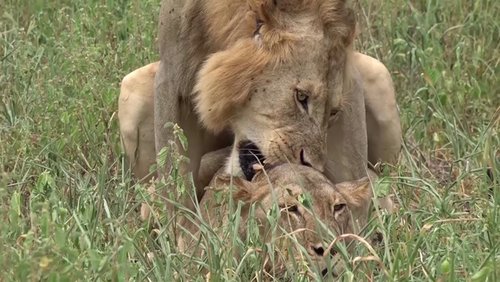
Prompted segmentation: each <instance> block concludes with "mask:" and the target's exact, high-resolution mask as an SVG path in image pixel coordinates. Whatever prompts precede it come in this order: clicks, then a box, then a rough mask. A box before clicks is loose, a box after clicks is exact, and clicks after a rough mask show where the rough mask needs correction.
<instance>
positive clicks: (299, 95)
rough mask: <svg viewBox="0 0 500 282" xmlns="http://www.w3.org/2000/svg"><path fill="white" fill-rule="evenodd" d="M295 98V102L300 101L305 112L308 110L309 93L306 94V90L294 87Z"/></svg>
mask: <svg viewBox="0 0 500 282" xmlns="http://www.w3.org/2000/svg"><path fill="white" fill-rule="evenodd" d="M295 98H296V99H297V102H299V103H300V105H301V106H302V108H304V110H305V111H306V112H307V111H308V108H309V107H308V100H309V95H307V92H305V91H303V90H299V89H295Z"/></svg>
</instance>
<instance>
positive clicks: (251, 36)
mask: <svg viewBox="0 0 500 282" xmlns="http://www.w3.org/2000/svg"><path fill="white" fill-rule="evenodd" d="M354 30H355V21H354V16H353V13H352V11H351V10H350V9H348V8H347V7H346V5H345V1H343V0H315V1H314V0H274V1H271V0H189V1H173V0H164V1H163V4H162V9H161V15H160V25H159V41H160V56H161V61H160V64H159V66H158V71H157V74H156V76H155V87H154V88H155V90H154V134H155V142H154V145H155V146H156V151H157V152H158V151H159V150H160V149H161V148H163V147H165V146H166V145H168V142H169V140H172V139H173V138H172V137H173V136H172V134H171V132H170V130H169V129H166V128H165V124H166V123H167V122H174V123H178V124H179V125H180V126H181V127H182V128H183V129H184V132H185V134H186V136H187V138H188V140H189V148H188V150H187V152H186V155H187V156H188V157H189V158H190V163H189V167H188V168H187V169H188V170H189V171H192V172H193V173H194V175H195V177H194V182H195V185H196V187H198V189H199V188H200V187H204V186H205V184H206V182H207V179H199V178H198V177H197V171H198V169H199V164H200V158H201V156H202V155H203V154H204V153H206V152H208V151H212V150H216V149H219V148H222V147H224V146H226V145H228V144H231V142H232V141H233V140H234V141H235V142H234V144H235V145H236V147H235V148H234V150H233V153H232V157H230V160H231V162H230V165H228V167H227V171H231V172H232V174H233V175H241V174H242V173H244V172H242V171H241V170H239V167H240V166H239V165H238V158H237V157H236V154H235V152H236V151H237V150H238V147H237V146H239V145H242V144H244V146H249V147H250V148H256V149H257V150H258V151H259V153H258V154H259V155H260V156H261V157H262V160H263V161H265V162H267V163H273V162H276V163H277V162H283V161H290V162H294V163H301V164H304V165H310V166H313V167H315V168H317V169H319V170H323V168H324V164H325V162H326V161H328V162H327V169H326V174H327V176H328V177H329V178H330V179H331V180H332V181H334V182H341V181H345V180H352V179H359V178H361V177H363V176H366V163H367V142H368V141H367V136H366V134H367V129H366V122H365V105H364V100H365V98H364V97H363V91H362V86H361V83H360V75H359V73H358V70H357V69H356V56H355V55H354V53H353V51H352V49H351V43H352V40H353V37H354ZM386 85H387V84H386ZM388 85H391V86H392V84H391V83H390V80H389V83H388ZM122 87H126V86H125V85H124V86H122ZM389 91H392V89H390V88H389ZM193 92H194V93H195V95H194V96H193V95H191V94H192V93H193ZM376 92H377V91H374V92H373V93H376ZM367 100H368V99H367ZM121 101H122V100H121ZM327 101H328V102H327ZM394 109H395V107H394V108H389V110H390V111H393V110H394ZM195 111H196V112H198V114H199V117H200V119H201V120H200V121H201V122H200V121H198V117H197V116H196V115H195V114H194V113H193V112H195ZM367 114H368V116H369V115H370V111H368V112H367ZM377 114H378V113H377ZM121 116H122V115H120V119H122V117H121ZM382 116H388V117H393V115H391V114H390V112H389V114H387V115H385V114H383V115H382ZM375 117H378V116H375ZM396 117H397V114H396ZM375 120H377V119H375ZM130 124H133V122H132V123H130ZM130 124H129V125H130ZM136 124H137V123H136ZM396 124H397V125H398V126H399V123H398V122H396ZM376 125H378V124H376ZM327 126H329V128H328V130H326V128H327ZM374 128H376V126H374ZM382 129H384V128H382ZM127 130H130V131H129V132H128V133H127V132H124V136H135V137H133V138H135V139H134V140H140V139H138V138H137V137H139V138H140V137H141V136H142V133H141V132H140V130H138V128H137V127H135V128H134V127H133V126H131V127H130V126H129V127H128V128H127ZM123 131H124V130H122V132H123ZM396 131H397V130H396ZM318 132H320V133H318ZM326 132H327V133H328V134H327V140H325V139H326V137H325V133H326ZM312 133H315V134H312ZM231 134H234V139H233V138H232V137H231ZM304 134H311V136H310V138H297V137H296V138H294V136H298V135H299V136H300V135H302V136H303V135H304ZM382 136H389V135H382ZM398 138H399V136H398ZM124 139H127V138H126V137H124ZM386 139H387V138H386ZM386 139H383V140H386ZM388 139H389V141H392V140H391V139H390V138H388ZM325 142H326V146H325ZM376 142H377V141H375V143H376ZM395 143H397V144H399V140H398V141H396V142H395ZM325 147H327V152H326V150H325ZM387 147H388V148H390V150H388V151H387V152H384V154H385V155H386V156H390V157H391V158H392V157H393V156H392V155H395V154H393V152H394V148H393V147H397V149H399V146H392V144H391V145H390V146H386V148H387ZM134 148H135V149H134V150H133V153H134V154H132V155H131V154H128V155H129V156H136V154H137V153H138V154H139V155H140V154H141V152H140V151H139V152H138V151H137V148H139V146H134ZM384 150H385V149H384ZM127 151H129V150H128V149H127ZM382 151H383V150H380V152H382ZM375 155H376V154H375ZM167 171H168V166H167Z"/></svg>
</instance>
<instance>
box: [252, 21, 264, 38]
mask: <svg viewBox="0 0 500 282" xmlns="http://www.w3.org/2000/svg"><path fill="white" fill-rule="evenodd" d="M263 25H264V22H263V21H262V20H260V19H257V20H256V21H255V31H254V32H253V37H254V38H258V37H260V28H261V27H262V26H263Z"/></svg>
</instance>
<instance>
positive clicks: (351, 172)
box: [326, 67, 368, 183]
mask: <svg viewBox="0 0 500 282" xmlns="http://www.w3.org/2000/svg"><path fill="white" fill-rule="evenodd" d="M345 71H346V72H348V74H347V75H346V76H347V77H350V78H351V80H349V81H347V80H346V81H345V82H344V84H345V88H346V89H348V90H344V92H345V93H343V99H342V100H343V102H342V103H341V106H340V109H339V110H340V111H339V113H338V114H337V117H336V118H335V120H334V121H331V124H330V126H329V128H328V133H327V147H328V153H327V165H326V175H327V177H328V178H329V179H330V180H331V181H332V182H333V183H340V182H345V181H351V180H356V179H361V178H363V177H365V176H367V152H368V144H367V134H366V118H365V101H364V97H363V93H362V88H361V83H360V77H359V74H358V73H357V72H356V69H355V68H351V67H347V68H346V70H345Z"/></svg>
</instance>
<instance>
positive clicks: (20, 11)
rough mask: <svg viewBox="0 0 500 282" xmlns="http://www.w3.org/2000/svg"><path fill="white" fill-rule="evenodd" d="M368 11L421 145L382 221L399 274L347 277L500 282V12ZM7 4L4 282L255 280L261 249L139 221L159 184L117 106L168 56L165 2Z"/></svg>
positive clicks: (484, 1)
mask: <svg viewBox="0 0 500 282" xmlns="http://www.w3.org/2000/svg"><path fill="white" fill-rule="evenodd" d="M355 3H356V7H357V10H358V11H359V14H358V16H359V17H358V18H359V20H360V27H361V34H360V38H359V41H358V43H357V47H358V49H360V50H363V51H364V52H366V53H368V54H370V55H372V56H374V57H376V58H378V59H380V60H381V61H383V62H384V63H385V64H386V65H387V67H388V68H389V69H390V71H391V73H392V75H393V79H394V82H395V86H396V89H397V95H398V102H399V106H400V110H401V118H402V124H403V128H404V140H405V144H404V148H403V151H402V154H401V158H400V161H399V163H398V165H397V166H395V167H387V175H388V177H389V178H390V179H391V180H392V182H393V191H394V193H395V194H396V199H397V201H398V204H399V210H398V211H397V212H396V213H395V214H392V215H385V214H383V215H381V217H380V220H376V221H373V223H372V225H371V226H370V227H371V229H373V228H379V229H380V230H382V232H383V233H384V234H385V240H386V244H385V246H378V247H376V249H375V250H376V251H377V253H378V255H379V256H380V258H381V261H382V263H383V264H384V265H385V268H386V269H387V272H388V274H387V275H386V274H384V273H383V272H382V271H380V268H377V267H376V264H375V263H373V262H368V263H366V264H361V266H357V267H348V269H349V271H348V272H347V273H346V274H345V275H344V279H345V280H348V281H360V279H366V278H365V274H366V275H372V278H373V279H375V280H381V281H387V280H393V281H428V280H431V281H436V280H439V281H456V280H465V281H499V280H500V209H499V207H498V206H499V204H500V189H499V185H498V181H500V169H499V167H500V164H499V159H500V151H499V148H500V140H499V135H498V131H499V127H500V125H499V123H500V82H499V79H498V68H499V61H500V46H499V44H500V24H499V22H498V19H499V17H500V6H499V5H498V4H497V1H495V0H478V1H465V0H457V1H438V0H428V1H409V0H403V1H395V0H387V1H381V0H376V1H368V0H361V1H355ZM0 7H2V8H1V9H0V68H1V71H0V219H1V222H0V265H1V266H2V269H3V271H2V272H1V273H0V281H10V280H20V281H27V280H29V281H35V280H51V281H52V280H54V281H58V280H61V281H71V280H120V281H121V280H129V279H130V280H144V279H148V280H152V281H155V280H165V279H166V278H165V277H167V278H168V277H173V273H174V272H176V273H177V275H179V276H176V277H178V278H184V279H189V278H191V279H193V278H198V279H199V280H203V277H202V276H200V275H198V276H197V275H196V274H197V273H194V274H190V273H189V272H187V270H186V268H185V266H186V265H188V264H189V263H190V264H191V265H203V264H206V266H207V268H208V269H211V270H212V271H213V272H212V278H213V279H215V280H217V279H235V280H238V279H239V280H242V281H246V280H249V279H250V278H252V277H255V276H254V274H253V271H254V270H256V269H257V268H258V266H259V265H261V264H262V261H261V258H259V256H258V255H256V254H249V255H248V256H247V257H246V258H245V259H244V260H243V259H242V260H238V259H234V258H233V257H232V255H231V254H227V252H224V251H225V250H226V249H225V248H226V247H227V246H225V245H224V244H225V242H224V241H221V240H219V239H217V238H216V236H213V235H212V236H211V237H208V239H207V244H208V245H210V246H211V248H212V250H213V252H214V254H218V256H215V257H212V258H211V259H209V260H207V261H196V260H194V259H190V258H187V257H184V256H182V255H180V254H178V253H176V248H175V246H174V245H172V243H170V241H169V240H168V238H167V236H162V235H160V236H157V237H155V236H153V235H152V234H150V232H149V230H150V228H149V226H148V223H142V222H140V221H139V220H138V217H139V215H138V211H137V208H138V203H139V202H140V200H141V199H142V198H141V197H142V196H141V195H142V193H141V192H142V191H143V189H144V188H143V187H140V186H138V185H132V183H131V182H130V179H129V176H128V175H127V174H126V173H125V172H124V170H123V162H122V161H123V153H122V151H121V148H120V145H119V144H120V143H119V136H118V127H117V119H116V114H115V112H116V108H117V97H118V87H119V82H120V80H121V78H122V77H123V76H124V75H125V74H126V73H128V72H130V71H131V70H133V69H135V68H137V67H139V66H142V65H144V64H146V63H149V62H151V61H154V60H156V59H157V57H158V56H157V50H156V48H155V44H154V41H155V39H154V38H155V35H156V22H157V17H158V10H159V1H150V0H145V1H125V0H106V1H67V0H61V1H52V0H50V1H40V0H33V1H18V0H3V1H1V2H0ZM488 173H489V174H490V175H491V176H492V177H493V178H494V179H496V181H497V182H496V184H495V182H494V181H492V180H491V179H490V178H489V177H488ZM158 222H159V226H160V228H159V230H160V232H163V231H164V229H165V228H166V226H168V221H167V219H166V218H160V219H158ZM205 233H206V234H210V233H209V231H206V232H205ZM233 239H234V237H233ZM252 240H253V239H252V238H249V239H248V240H247V241H245V242H233V243H232V244H233V245H239V246H240V247H243V248H250V247H255V246H258V244H259V243H258V242H255V241H252ZM252 244H253V245H252ZM152 251H155V252H159V254H158V255H157V256H156V257H155V259H153V260H148V259H147V258H146V257H145V255H146V253H148V252H152ZM357 252H358V253H356V254H357V255H367V254H368V252H367V251H366V249H363V248H360V249H359V250H357ZM350 259H351V260H352V258H350ZM238 266H239V267H238ZM188 269H189V267H188ZM190 275H191V276H190Z"/></svg>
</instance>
